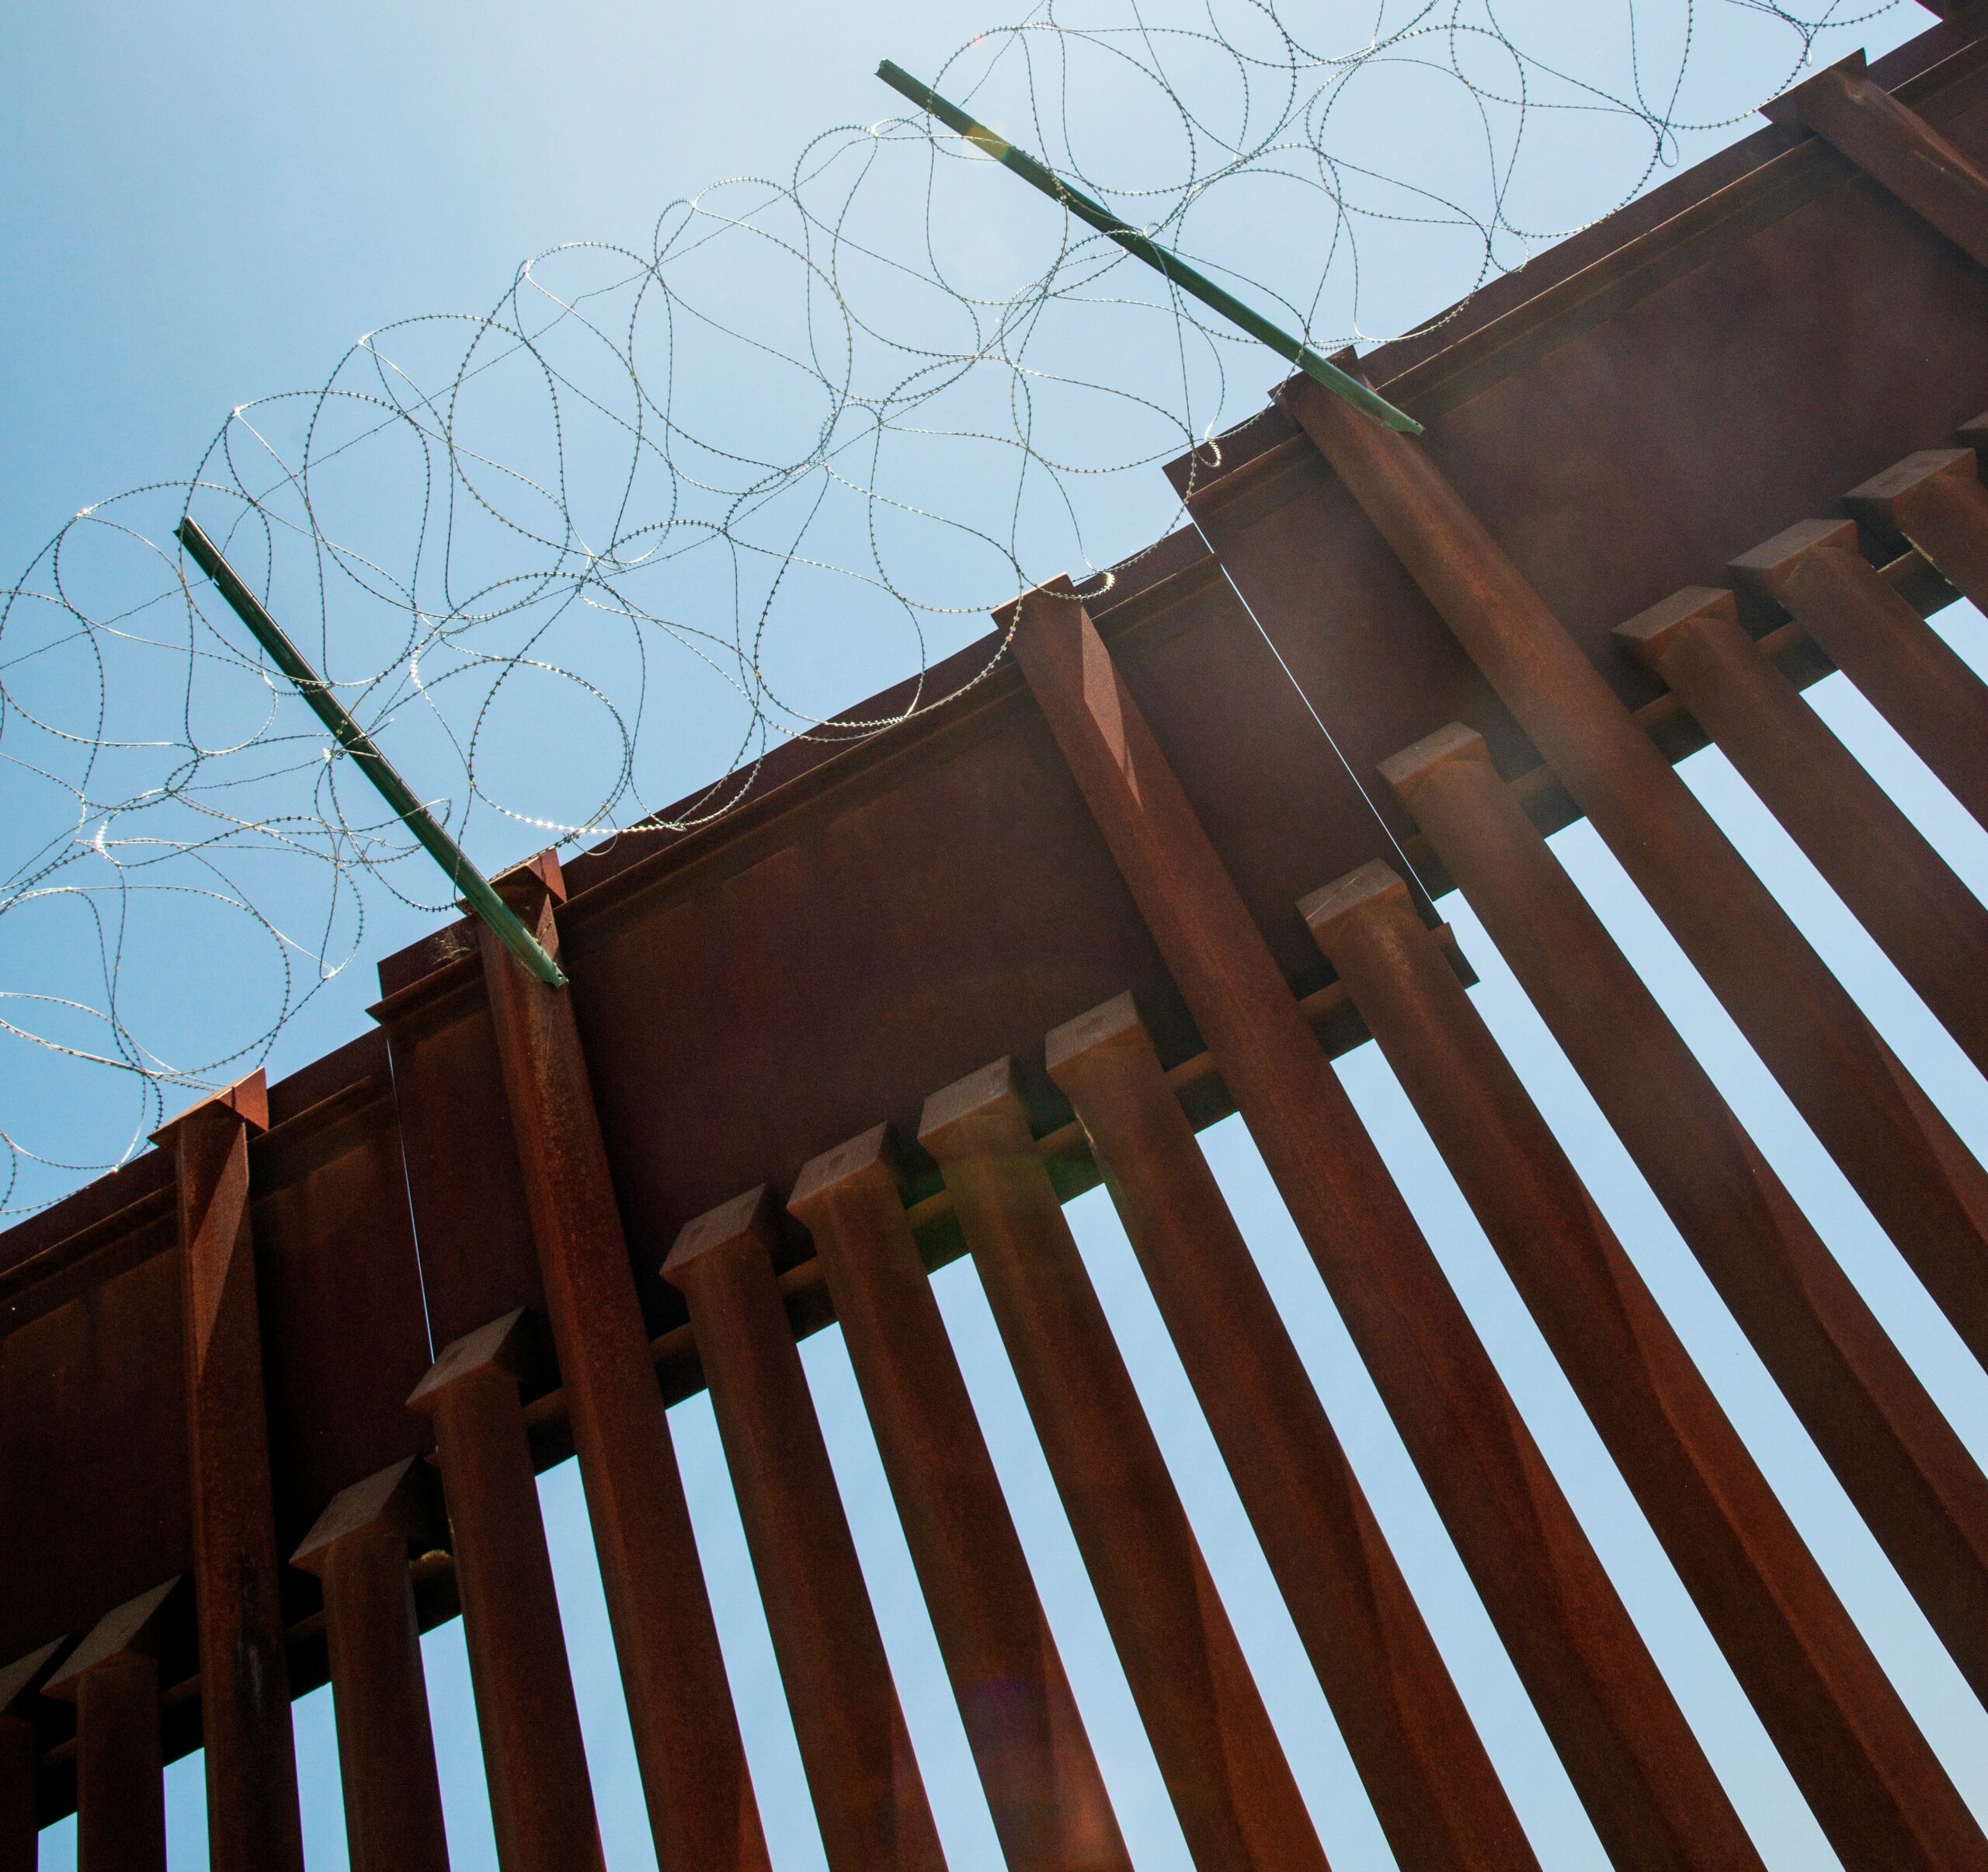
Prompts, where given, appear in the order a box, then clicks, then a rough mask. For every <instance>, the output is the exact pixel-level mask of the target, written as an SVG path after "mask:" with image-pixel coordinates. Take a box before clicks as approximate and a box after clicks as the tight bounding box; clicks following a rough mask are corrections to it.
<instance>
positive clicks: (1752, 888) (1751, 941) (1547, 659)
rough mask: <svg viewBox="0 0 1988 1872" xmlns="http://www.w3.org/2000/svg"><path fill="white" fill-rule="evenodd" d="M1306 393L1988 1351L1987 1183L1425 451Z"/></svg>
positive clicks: (1610, 839)
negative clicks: (1984, 1274) (1987, 1274)
mask: <svg viewBox="0 0 1988 1872" xmlns="http://www.w3.org/2000/svg"><path fill="white" fill-rule="evenodd" d="M1306 389H1307V387H1306V386H1305V384H1302V383H1301V384H1296V385H1295V386H1292V387H1291V388H1289V389H1288V391H1287V392H1286V400H1287V402H1288V406H1289V408H1290V409H1291V412H1292V414H1293V415H1294V416H1296V417H1297V419H1298V421H1299V422H1300V423H1301V424H1302V426H1303V427H1304V428H1305V430H1306V432H1307V433H1309V435H1310V436H1311V437H1312V440H1313V441H1314V442H1315V443H1316V444H1318V446H1319V449H1320V451H1322V453H1323V454H1324V455H1325V456H1326V459H1327V460H1328V461H1329V462H1330V463H1331V464H1332V465H1333V468H1335V469H1336V471H1338V474H1339V475H1340V478H1341V480H1343V482H1345V483H1346V485H1347V489H1349V491H1350V492H1351V493H1352V494H1353V496H1354V498H1355V499H1357V501H1358V502H1359V503H1360V505H1361V507H1362V508H1363V509H1364V510H1365V512H1366V513H1367V516H1368V518H1369V519H1370V520H1372V521H1373V523H1374V524H1375V527H1377V528H1378V531H1380V533H1381V534H1382V538H1385V540H1386V541H1387V542H1388V545H1390V546H1391V547H1392V548H1393V549H1394V552H1395V555H1396V557H1397V558H1399V559H1400V560H1401V562H1402V564H1403V565H1405V566H1406V568H1407V569H1408V571H1409V574H1410V575H1411V576H1413V579H1415V582H1416V584H1418V585H1419V586H1420V587H1421V588H1422V590H1423V592H1424V593H1426V594H1427V597H1428V598H1429V600H1430V602H1431V603H1432V604H1434V606H1435V607H1436V609H1437V611H1438V612H1439V613H1440V614H1441V615H1442V617H1443V618H1444V620H1445V621H1446V622H1447V623H1448V625H1449V627H1450V628H1451V631H1452V632H1454V633H1455V636H1456V638H1457V640H1458V642H1459V643H1460V644H1461V645H1462V646H1463V648H1464V649H1465V651H1466V652H1468V654H1469V656H1470V657H1471V659H1472V661H1473V662H1475V663H1476V665H1477V666H1478V668H1479V670H1482V672H1483V673H1484V675H1485V676H1486V678H1487V679H1488V680H1489V682H1490V684H1491V686H1492V687H1493V689H1495V690H1496V691H1497V692H1498V694H1500V696H1502V697H1503V698H1504V701H1505V703H1506V705H1507V707H1508V708H1510V710H1511V711H1512V712H1513V714H1514V715H1516V716H1517V718H1518V719H1519V722H1520V723H1521V725H1522V726H1523V727H1524V729H1525V731H1526V732H1527V734H1528V735H1530V736H1531V738H1532V741H1533V744H1534V746H1536V747H1537V748H1538V750H1539V751H1540V753H1541V754H1542V755H1543V756H1544V757H1545V759H1546V760H1547V762H1548V764H1550V765H1551V767H1552V769H1553V771H1554V772H1555V774H1557V775H1558V776H1559V779H1560V781H1561V783H1562V785H1564V786H1565V787H1566V789H1567V791H1568V792H1569V793H1570V794H1571V795H1573V798H1574V799H1575V801H1576V803H1577V804H1578V805H1579V806H1580V808H1581V809H1582V810H1583V812H1586V813H1587V816H1588V817H1589V819H1590V820H1591V821H1592V822H1593V823H1594V827H1595V830H1597V832H1599V833H1600V834H1601V836H1602V837H1603V838H1604V839H1605V840H1607V843H1608V844H1609V846H1610V847H1611V849H1612V850H1613V851H1614V854H1615V855H1616V857H1617V858H1619V859H1620V860H1621V863H1622V865H1623V867H1624V868H1625V870H1626V871H1628V873H1629V875H1630V876H1631V877H1632V879H1635V882H1636V884H1637V885H1638V886H1639V888H1640V889H1642V893H1643V894H1644V895H1645V896H1646V897H1647V898H1648V899H1649V901H1650V903H1651V905H1652V906H1653V908H1654V909H1655V910H1656V913H1657V914H1658V915H1659V916H1660V917H1663V920H1664V921H1665V923H1666V924H1668V925H1669V927H1670V931H1671V933H1672V934H1673V935H1674V936H1675V937H1676V938H1677V941H1678V943H1679V945H1680V946H1681V947H1682V948H1683V949H1684V952H1685V954H1686V955H1688V956H1689V957H1690V958H1691V960H1692V962H1694V964H1696V965H1697V966H1698V970H1699V972H1700V973H1701V974H1702V975H1703V976H1705V979H1706V981H1707V982H1708V983H1709V984H1710V985H1711V986H1712V991H1713V993H1715V994H1716V995H1718V997H1719V999H1720V1000H1721V1001H1722V1002H1723V1003H1724V1004H1725V1006H1726V1010H1727V1011H1728V1012H1729V1014H1731V1015H1732V1016H1733V1019H1734V1020H1735V1021H1736V1022H1737V1023H1738V1025H1739V1026H1740V1031H1741V1032H1743V1033H1744V1034H1745V1035H1746V1037H1747V1039H1749V1040H1750V1041H1751V1042H1752V1043H1753V1046H1754V1047H1755V1049H1757V1051H1758V1052H1759V1053H1760V1056H1761V1058H1762V1059H1763V1060H1764V1061H1765V1062H1766V1063H1767V1066H1768V1069H1769V1070H1771V1072H1772V1073H1774V1077H1776V1078H1777V1079H1778V1080H1780V1081H1781V1085H1782V1086H1783V1087H1784V1088H1785V1090H1786V1091H1787V1093H1788V1097H1789V1098H1791V1099H1792V1101H1794V1103H1795V1108H1797V1109H1798V1110H1799V1112H1801V1113H1802V1116H1803V1117H1804V1118H1805V1119H1807V1120H1808V1122H1809V1125H1810V1126H1811V1127H1812V1129H1814V1131H1815V1133H1816V1136H1818V1137H1819V1138H1820V1139H1821V1140H1822V1142H1823V1146H1824V1147H1825V1148H1826V1149H1827V1150H1828V1151H1829V1153H1830V1155H1831V1156H1832V1157H1834V1158H1835V1159H1836V1160H1837V1164H1838V1165H1839V1166H1840V1167H1841V1168H1842V1170H1843V1172H1844V1175H1845V1176H1847V1178H1849V1179H1850V1181H1851V1185H1853V1186H1854V1188H1855V1189H1856V1190H1857V1192H1858V1195H1861V1197H1862V1198H1863V1199H1864V1200H1865V1202H1866V1203H1867V1204H1868V1205H1869V1206H1870V1209H1871V1212H1872V1214H1873V1215H1874V1216H1876V1217H1877V1219H1878V1221H1879V1225H1880V1226H1881V1227H1883V1228H1884V1230H1885V1232H1886V1233H1887V1234H1889V1236H1890V1237H1891V1238H1892V1241H1893V1243H1894V1244H1896V1247H1898V1249H1899V1252H1900V1253H1901V1254H1903V1255H1905V1257H1906V1259H1907V1260H1908V1261H1910V1263H1911V1265H1912V1266H1913V1269H1914V1271H1915V1272H1917V1274H1918V1275H1919V1277H1920V1279H1921V1280H1923V1281H1924V1282H1925V1283H1926V1285H1927V1287H1928V1288H1929V1289H1931V1292H1932V1293H1933V1294H1934V1297H1935V1298H1936V1299H1937V1300H1938V1301H1939V1302H1940V1303H1941V1305H1942V1306H1943V1307H1945V1308H1946V1309H1947V1310H1948V1317H1950V1318H1951V1319H1952V1321H1953V1323H1954V1325H1955V1328H1956V1329H1957V1330H1958V1331H1959V1332H1960V1334H1961V1335H1962V1338H1965V1339H1966V1340H1967V1341H1968V1343H1969V1345H1971V1346H1972V1348H1974V1350H1975V1351H1976V1352H1977V1354H1988V1282H1983V1280H1982V1279H1980V1270H1981V1267H1982V1265H1983V1254H1984V1251H1988V1173H1984V1172H1983V1169H1982V1167H1981V1166H1980V1165H1979V1164H1977V1163H1976V1161H1975V1160H1974V1159H1973V1158H1972V1157H1971V1156H1970V1155H1969V1153H1968V1150H1967V1148H1966V1147H1965V1145H1964V1144H1962V1142H1961V1141H1960V1140H1959V1139H1958V1137H1957V1136H1955V1134H1954V1131H1953V1128H1952V1126H1950V1125H1949V1124H1948V1123H1947V1122H1946V1121H1945V1119H1943V1118H1942V1117H1941V1115H1939V1113H1938V1112H1937V1111H1935V1110H1934V1108H1933V1106H1932V1105H1931V1102H1930V1101H1928V1100H1927V1098H1925V1097H1924V1094H1922V1093H1921V1092H1920V1090H1919V1088H1918V1087H1917V1086H1916V1085H1914V1084H1913V1083H1912V1080H1910V1077H1908V1076H1907V1074H1906V1072H1905V1070H1904V1068H1903V1066H1900V1065H1899V1063H1898V1061H1897V1060H1896V1059H1894V1058H1893V1057H1892V1053H1891V1051H1890V1049H1889V1048H1888V1047H1887V1046H1885V1043H1884V1042H1883V1041H1882V1039H1879V1036H1878V1035H1877V1034H1876V1033H1875V1032H1874V1031H1873V1030H1872V1026H1871V1025H1870V1023H1869V1022H1868V1021H1866V1020H1865V1018H1864V1016H1863V1014H1861V1012H1860V1011H1859V1010H1858V1007H1857V1004H1856V1003H1855V1002H1854V1000H1852V999H1851V997H1850V994H1849V993H1848V991H1847V990H1846V989H1845V988H1844V986H1843V984H1842V983H1840V982H1839V981H1838V980H1837V979H1836V977H1835V976H1833V974H1831V973H1830V971H1829V969H1828V968H1827V967H1826V966H1824V964H1823V962H1822V960H1821V959H1820V958H1819V956H1818V955H1816V952H1814V951H1813V950H1812V948H1809V945H1808V944H1807V943H1806V942H1805V941H1803V940H1802V935H1801V932H1800V931H1799V930H1797V929H1796V928H1795V925H1794V923H1793V922H1792V920H1790V918H1789V917H1788V914H1787V913H1786V912H1785V910H1782V909H1781V906H1780V905H1779V904H1778V903H1775V901H1774V898H1773V897H1772V896H1771V895H1770V894H1769V893H1768V890H1767V886H1765V885H1764V884H1763V883H1762V882H1760V879H1758V878H1757V877H1756V876H1755V875H1754V874H1753V872H1752V870H1751V869H1750V868H1749V867H1748V866H1747V865H1746V861H1745V860H1744V859H1743V858H1741V857H1740V854H1739V853H1738V852H1737V851H1735V850H1734V849H1733V846H1732V844H1730V843H1729V841H1728V840H1727V839H1726V835H1725V834H1724V833H1722V832H1721V831H1720V830H1719V827H1718V826H1717V825H1716V824H1715V823H1714V822H1713V820H1712V816H1711V815H1710V814H1709V813H1708V812H1706V811H1705V808H1704V807H1703V806H1701V805H1700V804H1699V803H1698V800H1697V799H1695V798H1694V796H1693V795H1692V793H1691V789H1690V788H1688V787H1687V786H1686V785H1685V784H1684V781H1683V780H1682V779H1681V778H1679V776H1678V775H1677V773H1676V772H1675V771H1673V768H1672V767H1671V766H1670V763H1669V762H1668V761H1667V760H1665V759H1664V757H1663V755H1662V754H1660V753H1659V752H1658V751H1657V750H1656V747H1655V746H1653V743H1651V741H1650V739H1649V736H1646V734H1644V732H1642V729H1640V728H1639V727H1638V726H1637V725H1636V724H1635V722H1634V721H1632V719H1630V716H1629V712H1628V709H1627V708H1625V707H1624V706H1623V705H1622V703H1621V701H1620V699H1619V698H1618V697H1617V696H1616V694H1615V693H1614V691H1613V690H1611V688H1610V687H1608V685H1607V683H1606V682H1605V681H1604V680H1603V679H1602V677H1601V675H1600V672H1599V671H1597V670H1596V669H1595V668H1594V666H1593V665H1592V664H1590V663H1589V662H1588V660H1587V658H1586V657H1585V656H1583V655H1582V654H1581V652H1580V650H1579V649H1578V648H1576V645H1575V644H1574V642H1573V639H1572V638H1569V636H1568V635H1567V634H1566V632H1565V631H1564V630H1562V628H1561V626H1560V623H1559V620H1558V619H1557V618H1555V617H1554V615H1553V614H1552V612H1551V611H1548V609H1547V607H1546V605H1545V601H1544V600H1542V599H1541V597H1540V596H1539V594H1538V593H1537V592H1535V591H1534V590H1533V589H1532V587H1531V585H1529V584H1528V583H1527V582H1526V579H1525V578H1524V575H1523V574H1522V573H1521V572H1520V571H1519V569H1518V568H1517V566H1516V565H1514V564H1513V563H1512V562H1511V561H1510V559H1509V558H1507V556H1506V555H1505V553H1504V552H1503V549H1502V548H1500V546H1499V545H1498V544H1497V542H1496V541H1495V540H1493V538H1491V536H1490V534H1489V533H1488V532H1487V531H1486V530H1485V527H1484V526H1483V524H1482V522H1481V521H1479V520H1478V518H1477V517H1476V516H1475V514H1474V513H1472V512H1471V511H1470V510H1469V508H1468V507H1467V506H1465V504H1464V503H1463V502H1462V500H1461V499H1459V498H1458V495H1457V493H1456V491H1455V489H1453V488H1452V487H1451V485H1449V483H1448V482H1447V481H1446V480H1445V479H1444V478H1443V475H1442V474H1441V471H1440V470H1439V469H1438V468H1437V466H1436V465H1435V463H1434V461H1432V460H1431V459H1430V457H1429V455H1428V454H1427V451H1425V450H1423V448H1421V447H1419V446H1418V445H1417V444H1413V443H1411V442H1408V441H1406V440H1403V439H1402V437H1399V436H1394V435H1391V434H1389V433H1388V432H1387V431H1386V430H1382V429H1379V428H1377V427H1376V426H1375V425H1374V424H1373V423H1347V422H1344V421H1342V420H1340V413H1339V412H1341V411H1343V409H1344V408H1345V405H1343V404H1342V403H1340V402H1339V400H1338V399H1337V398H1335V397H1326V396H1319V397H1313V396H1311V395H1307V394H1306ZM1866 569H1867V570H1868V567H1867V568H1866ZM1873 576H1875V575H1873ZM1886 595H1887V596H1888V597H1889V595H1890V593H1889V587H1887V588H1886ZM1915 621H1916V620H1915ZM1824 647H1825V648H1827V646H1826V645H1825V646H1824Z"/></svg>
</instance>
